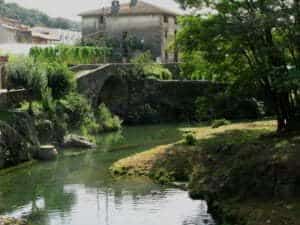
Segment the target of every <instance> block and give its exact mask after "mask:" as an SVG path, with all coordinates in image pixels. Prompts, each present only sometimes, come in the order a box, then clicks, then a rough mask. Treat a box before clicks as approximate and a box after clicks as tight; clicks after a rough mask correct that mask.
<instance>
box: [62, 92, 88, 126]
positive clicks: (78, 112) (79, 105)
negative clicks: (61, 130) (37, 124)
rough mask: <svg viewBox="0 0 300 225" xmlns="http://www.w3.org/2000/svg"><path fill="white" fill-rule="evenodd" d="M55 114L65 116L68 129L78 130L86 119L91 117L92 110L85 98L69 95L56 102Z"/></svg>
mask: <svg viewBox="0 0 300 225" xmlns="http://www.w3.org/2000/svg"><path fill="white" fill-rule="evenodd" d="M57 113H58V114H59V115H66V116H67V118H66V121H67V124H68V127H69V129H79V128H80V127H81V126H82V124H83V123H84V121H85V120H86V118H88V117H91V116H92V109H91V106H90V104H89V103H88V101H87V99H86V98H85V97H83V96H81V95H79V94H77V93H70V94H68V95H67V96H65V97H64V98H63V99H61V100H59V101H58V103H57Z"/></svg>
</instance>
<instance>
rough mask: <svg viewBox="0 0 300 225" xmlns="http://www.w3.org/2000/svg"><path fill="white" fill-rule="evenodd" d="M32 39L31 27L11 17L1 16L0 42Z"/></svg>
mask: <svg viewBox="0 0 300 225" xmlns="http://www.w3.org/2000/svg"><path fill="white" fill-rule="evenodd" d="M31 40H32V36H31V30H30V27H28V26H26V25H23V24H20V23H19V22H18V21H16V20H13V19H9V18H4V17H1V18H0V44H2V43H30V42H31Z"/></svg>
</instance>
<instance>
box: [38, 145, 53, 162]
mask: <svg viewBox="0 0 300 225" xmlns="http://www.w3.org/2000/svg"><path fill="white" fill-rule="evenodd" d="M57 155H58V152H57V150H56V149H55V147H54V146H53V145H43V146H41V147H40V150H39V151H38V153H37V157H36V158H37V159H39V160H42V161H50V160H54V159H56V157H57Z"/></svg>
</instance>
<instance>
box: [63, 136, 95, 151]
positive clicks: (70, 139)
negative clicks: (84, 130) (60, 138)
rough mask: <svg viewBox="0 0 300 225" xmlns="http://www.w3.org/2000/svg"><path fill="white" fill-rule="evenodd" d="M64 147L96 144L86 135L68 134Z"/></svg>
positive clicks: (86, 146)
mask: <svg viewBox="0 0 300 225" xmlns="http://www.w3.org/2000/svg"><path fill="white" fill-rule="evenodd" d="M62 147H63V148H96V144H94V143H92V142H90V141H89V140H87V139H86V138H85V137H82V136H78V135H74V134H71V135H67V136H66V137H65V138H64V142H63V144H62Z"/></svg>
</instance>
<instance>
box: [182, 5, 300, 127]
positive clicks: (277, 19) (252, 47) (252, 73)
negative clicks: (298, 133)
mask: <svg viewBox="0 0 300 225" xmlns="http://www.w3.org/2000/svg"><path fill="white" fill-rule="evenodd" d="M178 1H179V2H180V3H181V4H182V5H183V6H184V7H194V8H196V9H198V10H200V9H203V8H206V9H209V10H210V12H211V13H210V15H207V16H200V15H197V16H188V17H185V18H184V19H182V27H183V29H182V31H181V32H180V33H179V35H178V40H177V41H178V44H179V46H180V48H181V49H182V50H183V51H184V52H189V53H193V52H195V51H198V52H201V55H202V56H203V58H204V59H205V60H206V61H207V62H208V63H209V64H210V65H213V66H214V68H219V70H217V71H218V73H217V74H218V75H219V76H228V79H227V80H229V81H230V82H232V83H233V84H234V83H238V84H245V86H248V87H251V88H255V87H257V88H259V87H261V88H263V90H264V92H265V95H266V96H267V98H268V99H269V100H270V101H271V102H272V105H273V107H274V110H275V112H276V115H277V121H278V131H279V132H284V131H288V130H291V129H295V128H296V127H297V126H295V125H296V124H298V121H299V120H298V118H297V109H298V108H299V103H300V102H299V100H300V95H299V94H300V92H299V87H300V86H299V85H300V67H299V66H300V61H299V60H300V58H299V57H300V41H299V40H300V37H299V35H300V1H299V0H239V1H237V0H178ZM240 86H241V85H240Z"/></svg>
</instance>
